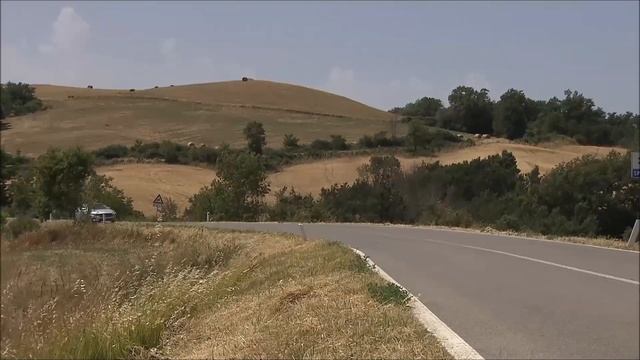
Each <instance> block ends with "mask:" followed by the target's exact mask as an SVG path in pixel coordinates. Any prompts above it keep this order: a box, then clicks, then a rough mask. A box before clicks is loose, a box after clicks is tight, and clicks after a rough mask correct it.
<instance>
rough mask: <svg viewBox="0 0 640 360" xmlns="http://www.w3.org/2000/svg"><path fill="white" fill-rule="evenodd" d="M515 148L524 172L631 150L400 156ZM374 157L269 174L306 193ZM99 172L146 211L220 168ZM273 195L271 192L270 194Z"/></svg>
mask: <svg viewBox="0 0 640 360" xmlns="http://www.w3.org/2000/svg"><path fill="white" fill-rule="evenodd" d="M503 150H507V151H510V152H512V153H513V154H514V156H515V157H516V159H517V161H518V167H519V168H520V170H521V171H522V172H529V171H531V169H532V168H533V167H534V166H535V165H538V166H539V167H540V171H541V173H543V174H544V173H546V172H548V171H549V170H551V169H552V168H553V167H554V166H556V165H558V164H559V163H561V162H566V161H570V160H572V159H574V158H576V157H579V156H582V155H585V154H594V155H597V156H604V155H606V154H607V153H608V152H609V151H611V150H616V151H621V152H622V151H626V150H624V149H619V148H606V147H597V146H579V145H555V146H552V145H549V147H542V146H531V145H523V144H514V143H510V142H508V141H506V140H501V139H493V140H488V141H484V142H482V143H480V144H479V145H476V146H472V147H466V148H461V149H455V150H451V151H446V152H443V153H440V154H438V155H437V156H434V157H407V156H398V159H399V160H400V162H401V164H402V167H403V169H405V170H408V169H410V168H411V167H413V166H416V165H419V164H420V163H422V162H423V161H426V162H433V161H440V162H441V163H443V164H453V163H457V162H462V161H468V160H472V159H475V158H478V157H482V158H484V157H487V156H489V155H493V154H499V153H500V152H502V151H503ZM368 160H369V156H356V157H345V158H335V159H327V160H320V161H312V162H307V163H302V164H297V165H293V166H289V167H286V168H284V169H283V170H282V171H281V172H278V173H273V174H270V175H269V181H270V183H271V190H272V191H274V190H278V189H280V188H281V187H283V186H287V187H294V188H295V189H296V191H298V192H302V193H312V194H313V195H318V194H319V193H320V190H321V189H322V188H323V187H330V186H331V185H332V184H336V183H345V182H347V183H350V182H353V181H354V180H355V179H356V178H357V176H358V171H357V169H358V167H359V166H361V165H363V164H364V163H366V162H367V161H368ZM98 173H100V174H103V175H107V176H111V177H113V178H114V181H113V183H114V185H116V186H117V187H119V188H121V189H122V190H123V191H124V192H125V194H127V195H128V196H130V197H132V198H133V200H134V206H135V207H136V209H139V210H140V211H142V212H144V213H145V214H147V215H153V214H155V210H154V208H153V206H152V201H153V199H154V198H155V196H156V195H157V194H162V196H170V197H171V198H173V199H174V200H175V201H176V203H177V204H178V206H179V208H180V209H184V207H186V205H187V201H188V199H189V197H190V196H191V195H192V194H194V193H195V192H197V191H198V190H199V189H200V188H201V187H203V186H205V185H209V184H210V183H211V180H213V178H214V177H215V171H214V170H211V169H204V168H199V167H195V166H185V165H169V164H163V163H158V164H116V165H109V166H103V167H100V168H98ZM267 200H268V201H272V200H273V198H272V197H271V196H268V197H267Z"/></svg>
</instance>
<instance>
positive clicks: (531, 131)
mask: <svg viewBox="0 0 640 360" xmlns="http://www.w3.org/2000/svg"><path fill="white" fill-rule="evenodd" d="M447 100H448V101H449V106H448V107H445V106H444V105H443V103H442V101H441V100H440V99H436V98H431V97H423V98H421V99H418V100H416V101H415V102H412V103H408V104H406V105H405V106H403V107H396V108H393V109H391V110H390V112H392V113H396V114H400V115H403V116H405V117H408V118H417V119H420V120H422V121H424V122H426V123H428V124H430V125H433V126H439V127H442V128H446V129H451V130H457V131H463V132H468V133H479V134H493V135H495V136H500V137H505V138H508V139H512V140H513V139H521V138H522V139H525V140H527V141H531V142H541V141H548V140H551V139H553V138H554V137H557V136H566V137H569V138H572V139H573V140H575V141H576V142H577V143H578V144H583V145H620V146H626V147H635V146H637V144H638V138H637V135H636V134H637V132H638V126H639V124H640V115H638V114H633V113H631V112H626V113H624V114H617V113H606V112H605V111H604V110H603V109H602V108H601V107H598V106H596V104H595V103H594V101H593V99H590V98H588V97H585V96H584V95H583V94H582V93H579V92H577V91H572V90H566V91H565V92H564V98H562V99H559V98H557V97H552V98H551V99H549V100H548V101H543V100H533V99H531V98H529V97H527V96H526V95H525V93H524V91H522V90H516V89H509V90H507V91H506V92H505V93H504V94H502V95H501V96H500V98H499V100H497V101H493V100H492V99H491V98H490V97H489V90H487V89H480V90H479V91H478V90H476V89H474V88H472V87H469V86H458V87H457V88H455V89H453V90H452V91H451V94H450V95H449V96H448V98H447Z"/></svg>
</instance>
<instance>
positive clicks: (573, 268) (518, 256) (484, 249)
mask: <svg viewBox="0 0 640 360" xmlns="http://www.w3.org/2000/svg"><path fill="white" fill-rule="evenodd" d="M424 240H426V241H430V242H435V243H438V244H445V245H451V246H459V247H463V248H469V249H475V250H480V251H487V252H491V253H495V254H501V255H507V256H513V257H515V258H518V259H523V260H528V261H533V262H537V263H541V264H546V265H551V266H556V267H559V268H562V269H567V270H573V271H578V272H581V273H585V274H589V275H595V276H599V277H603V278H605V279H611V280H617V281H622V282H625V283H629V284H633V285H640V282H638V281H635V280H631V279H625V278H621V277H617V276H613V275H608V274H603V273H599V272H595V271H591V270H585V269H580V268H577V267H573V266H568V265H562V264H558V263H554V262H551V261H546V260H541V259H536V258H532V257H528V256H523V255H518V254H514V253H510V252H506V251H500V250H493V249H487V248H483V247H479V246H473V245H464V244H456V243H452V242H447V241H440V240H433V239H424Z"/></svg>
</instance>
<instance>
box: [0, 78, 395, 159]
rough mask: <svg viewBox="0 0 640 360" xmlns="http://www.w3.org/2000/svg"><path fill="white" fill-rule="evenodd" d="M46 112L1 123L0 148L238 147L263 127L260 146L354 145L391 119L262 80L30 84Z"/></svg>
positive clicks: (337, 98) (320, 94)
mask: <svg viewBox="0 0 640 360" xmlns="http://www.w3.org/2000/svg"><path fill="white" fill-rule="evenodd" d="M35 87H36V94H37V96H39V97H40V98H41V99H43V101H44V102H45V104H46V105H47V106H48V107H49V109H48V110H45V111H40V112H36V113H33V114H29V115H25V116H19V117H11V118H9V119H7V127H8V129H7V130H3V132H2V146H3V147H4V148H5V150H7V151H9V152H16V151H18V150H20V151H21V152H22V153H23V154H25V155H30V156H36V155H39V154H41V153H43V152H45V151H46V150H47V149H48V148H49V147H60V148H68V147H73V146H81V147H84V148H86V149H88V150H94V149H97V148H100V147H104V146H107V145H112V144H123V145H132V144H133V143H134V142H135V141H136V140H137V139H140V140H142V141H144V142H150V141H162V140H171V141H174V142H177V143H183V144H186V143H188V142H194V143H204V144H207V145H210V146H215V145H219V144H222V143H227V144H230V145H234V146H239V145H244V144H245V138H244V135H243V133H242V129H243V128H244V126H245V125H246V124H247V123H249V122H251V121H260V122H262V123H263V125H264V128H265V130H266V133H267V143H268V145H269V146H271V147H280V146H281V144H282V138H283V136H284V134H287V133H292V134H294V135H296V136H297V137H298V138H300V140H301V141H302V142H311V141H313V140H315V139H318V138H327V139H328V138H329V135H331V134H340V135H343V136H345V137H346V138H347V139H348V140H349V141H356V140H357V139H358V138H360V137H361V136H362V135H364V134H373V133H375V132H378V131H385V130H386V131H388V130H389V128H390V119H391V118H392V116H391V114H389V113H387V112H384V111H381V110H377V109H374V108H372V107H369V106H366V105H364V104H361V103H358V102H356V101H353V100H350V99H347V98H345V97H342V96H338V95H334V94H330V93H327V92H323V91H319V90H314V89H310V88H305V87H301V86H295V85H289V84H282V83H276V82H269V81H248V82H242V81H230V82H220V83H210V84H198V85H184V86H175V87H166V88H158V89H148V90H139V91H135V92H132V93H130V92H129V91H125V90H101V89H86V88H73V87H63V86H53V85H36V86H35Z"/></svg>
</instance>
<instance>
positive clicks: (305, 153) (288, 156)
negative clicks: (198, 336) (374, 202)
mask: <svg viewBox="0 0 640 360" xmlns="http://www.w3.org/2000/svg"><path fill="white" fill-rule="evenodd" d="M243 133H244V135H245V138H246V140H247V145H246V148H245V149H234V148H231V147H230V146H229V145H227V144H222V145H221V146H219V147H215V148H214V147H211V146H207V145H205V144H201V145H200V146H195V145H193V146H189V145H185V144H178V143H175V142H172V141H168V140H165V141H161V142H149V143H143V142H142V141H140V140H137V141H136V142H135V143H134V144H133V145H131V146H126V145H121V144H114V145H108V146H105V147H103V148H100V149H97V150H94V151H93V154H94V156H95V158H96V160H97V161H98V162H100V163H105V162H109V161H112V160H114V159H122V158H134V159H137V160H143V159H147V160H149V159H156V160H163V161H165V162H166V163H169V164H184V165H187V164H191V165H198V164H207V165H210V166H216V164H217V162H218V158H219V157H220V155H221V154H222V153H229V152H243V151H249V152H252V153H254V154H256V155H259V156H260V157H261V158H262V161H263V162H264V164H265V166H266V168H267V170H277V169H279V168H280V167H282V166H285V165H289V164H291V163H292V162H294V161H295V160H301V159H317V158H321V157H322V158H326V157H330V156H334V155H338V154H340V153H341V152H345V151H360V152H361V153H368V151H367V150H372V149H379V148H387V149H388V148H396V149H399V150H406V151H408V152H411V153H414V154H432V153H434V152H436V151H438V150H440V149H442V148H445V147H448V146H452V145H454V144H456V143H460V142H463V140H462V139H460V138H458V137H457V136H455V135H453V134H452V133H451V132H448V131H445V130H440V129H433V128H429V127H428V126H426V125H425V124H423V123H422V122H420V121H414V122H411V123H410V124H409V126H408V131H407V135H406V136H389V135H387V132H385V131H380V132H377V133H375V134H372V135H364V136H362V137H361V138H360V139H359V140H358V141H357V142H355V143H349V142H348V141H347V139H346V138H345V137H344V136H342V135H336V134H334V135H330V136H329V138H328V139H315V140H313V141H311V142H310V143H308V144H302V143H300V140H299V138H297V137H296V136H295V135H294V134H285V135H284V137H283V139H282V144H281V145H282V146H281V147H280V148H270V147H267V142H266V132H265V129H264V126H263V125H262V123H260V122H257V121H253V122H250V123H248V124H247V125H246V126H245V128H244V130H243Z"/></svg>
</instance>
